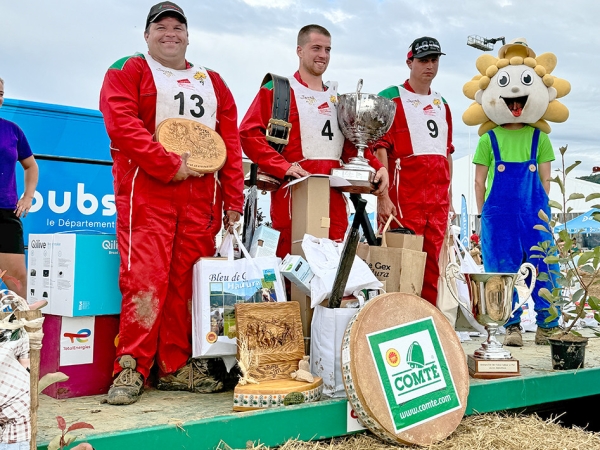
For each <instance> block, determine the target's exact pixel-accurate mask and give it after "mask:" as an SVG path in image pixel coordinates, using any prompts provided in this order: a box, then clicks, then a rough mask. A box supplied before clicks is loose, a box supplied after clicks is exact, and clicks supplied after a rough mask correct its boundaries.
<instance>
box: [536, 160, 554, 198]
mask: <svg viewBox="0 0 600 450" xmlns="http://www.w3.org/2000/svg"><path fill="white" fill-rule="evenodd" d="M538 170H539V172H540V180H541V182H542V186H544V190H545V191H546V194H548V195H550V178H551V177H550V174H551V172H552V163H551V162H550V161H548V162H543V163H540V164H538Z"/></svg>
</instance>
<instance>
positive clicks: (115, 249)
mask: <svg viewBox="0 0 600 450" xmlns="http://www.w3.org/2000/svg"><path fill="white" fill-rule="evenodd" d="M102 248H103V249H104V250H108V253H109V254H110V255H115V254H117V253H119V246H118V244H117V240H116V239H105V240H103V241H102Z"/></svg>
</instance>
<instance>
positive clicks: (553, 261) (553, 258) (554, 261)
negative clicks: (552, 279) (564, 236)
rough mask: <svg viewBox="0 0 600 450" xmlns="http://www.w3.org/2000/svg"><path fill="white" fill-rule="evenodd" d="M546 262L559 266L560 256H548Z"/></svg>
mask: <svg viewBox="0 0 600 450" xmlns="http://www.w3.org/2000/svg"><path fill="white" fill-rule="evenodd" d="M544 262H545V263H546V264H558V262H559V258H558V256H554V255H551V256H546V257H545V258H544Z"/></svg>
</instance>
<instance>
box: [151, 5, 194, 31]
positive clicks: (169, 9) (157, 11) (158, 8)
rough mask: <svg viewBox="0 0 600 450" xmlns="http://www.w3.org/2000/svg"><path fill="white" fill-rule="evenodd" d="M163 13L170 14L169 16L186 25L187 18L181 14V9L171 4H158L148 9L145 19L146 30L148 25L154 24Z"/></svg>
mask: <svg viewBox="0 0 600 450" xmlns="http://www.w3.org/2000/svg"><path fill="white" fill-rule="evenodd" d="M165 13H170V14H169V15H170V16H177V18H178V19H179V20H180V21H181V23H185V24H186V25H187V18H186V17H185V14H184V13H183V9H181V8H180V7H179V6H177V5H176V4H175V3H173V2H160V3H157V4H156V5H154V6H153V7H152V8H150V12H149V13H148V18H147V19H146V28H148V25H150V24H151V23H152V22H156V20H157V19H158V18H159V17H161V16H162V15H164V14H165Z"/></svg>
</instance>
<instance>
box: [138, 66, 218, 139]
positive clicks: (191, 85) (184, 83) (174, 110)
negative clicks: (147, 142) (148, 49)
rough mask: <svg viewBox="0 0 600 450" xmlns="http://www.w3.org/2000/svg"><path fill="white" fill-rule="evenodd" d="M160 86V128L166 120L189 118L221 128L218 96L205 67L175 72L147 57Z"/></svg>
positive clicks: (158, 119)
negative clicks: (219, 125)
mask: <svg viewBox="0 0 600 450" xmlns="http://www.w3.org/2000/svg"><path fill="white" fill-rule="evenodd" d="M146 61H147V62H148V66H150V70H151V71H152V76H153V78H154V84H155V85H156V93H157V94H156V125H158V124H159V123H161V122H162V121H163V120H165V119H172V118H185V119H191V120H195V121H196V122H200V123H202V124H204V125H206V126H208V127H210V128H212V129H213V130H214V129H215V127H216V125H217V97H216V95H215V90H214V88H213V85H212V81H211V79H210V76H209V75H208V72H207V70H206V69H205V68H204V67H191V68H189V69H185V70H175V69H171V68H169V67H165V66H163V65H162V64H160V63H159V62H157V61H156V60H154V59H153V58H152V56H150V55H149V54H146Z"/></svg>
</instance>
